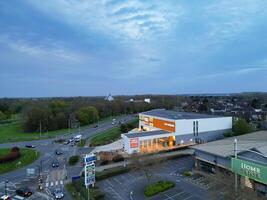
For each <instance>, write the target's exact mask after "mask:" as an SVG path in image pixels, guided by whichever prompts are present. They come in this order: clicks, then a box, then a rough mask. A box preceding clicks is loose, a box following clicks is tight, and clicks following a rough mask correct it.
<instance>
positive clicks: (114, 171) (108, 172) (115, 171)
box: [96, 167, 130, 181]
mask: <svg viewBox="0 0 267 200" xmlns="http://www.w3.org/2000/svg"><path fill="white" fill-rule="evenodd" d="M129 171H130V168H128V167H115V168H111V169H105V170H104V171H102V172H97V173H96V180H98V181H100V180H103V179H106V178H109V177H112V176H116V175H119V174H124V173H127V172H129Z"/></svg>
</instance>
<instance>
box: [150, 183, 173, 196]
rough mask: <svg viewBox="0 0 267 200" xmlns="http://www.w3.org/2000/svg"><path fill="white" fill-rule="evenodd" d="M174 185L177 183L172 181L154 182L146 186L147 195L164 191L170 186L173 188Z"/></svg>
mask: <svg viewBox="0 0 267 200" xmlns="http://www.w3.org/2000/svg"><path fill="white" fill-rule="evenodd" d="M174 186H175V184H174V183H173V182H170V181H158V182H156V183H152V184H150V185H148V186H147V187H146V188H145V196H146V197H151V196H154V195H156V194H158V193H160V192H164V191H166V190H168V189H170V188H173V187H174Z"/></svg>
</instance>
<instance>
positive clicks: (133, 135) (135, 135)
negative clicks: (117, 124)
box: [124, 130, 171, 138]
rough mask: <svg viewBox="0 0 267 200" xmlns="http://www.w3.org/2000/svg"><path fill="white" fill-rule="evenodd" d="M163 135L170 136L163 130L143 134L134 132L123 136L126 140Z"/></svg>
mask: <svg viewBox="0 0 267 200" xmlns="http://www.w3.org/2000/svg"><path fill="white" fill-rule="evenodd" d="M164 134H171V133H170V132H168V131H164V130H155V131H143V132H135V133H125V134H124V135H125V136H127V137H128V138H136V137H139V138H140V137H147V136H160V135H164Z"/></svg>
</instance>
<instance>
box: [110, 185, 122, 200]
mask: <svg viewBox="0 0 267 200" xmlns="http://www.w3.org/2000/svg"><path fill="white" fill-rule="evenodd" d="M110 189H111V190H112V192H114V193H115V194H116V196H117V197H119V198H120V199H121V200H123V198H122V197H121V196H120V194H119V193H118V192H116V191H115V190H114V189H113V188H112V187H110Z"/></svg>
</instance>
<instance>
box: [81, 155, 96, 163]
mask: <svg viewBox="0 0 267 200" xmlns="http://www.w3.org/2000/svg"><path fill="white" fill-rule="evenodd" d="M95 161H96V156H95V155H94V154H89V155H86V156H85V157H84V164H90V163H92V162H95Z"/></svg>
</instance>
